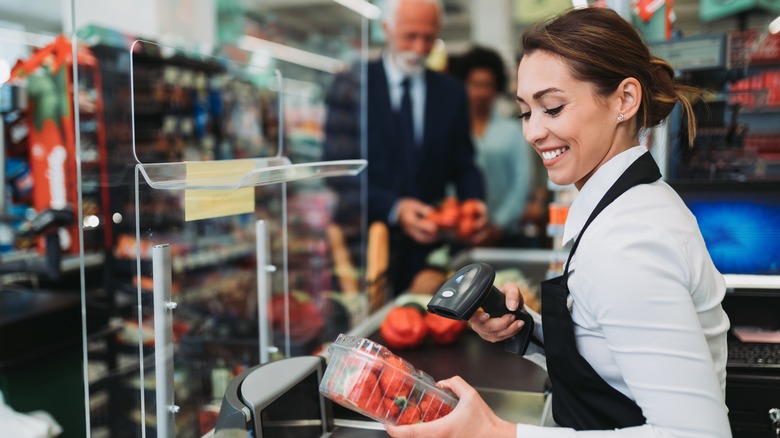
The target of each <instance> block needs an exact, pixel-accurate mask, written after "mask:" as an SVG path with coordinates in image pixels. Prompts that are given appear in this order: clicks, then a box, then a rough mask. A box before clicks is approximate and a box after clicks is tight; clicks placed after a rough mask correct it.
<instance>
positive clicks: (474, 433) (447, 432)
mask: <svg viewBox="0 0 780 438" xmlns="http://www.w3.org/2000/svg"><path fill="white" fill-rule="evenodd" d="M438 385H439V386H440V387H442V388H447V389H449V390H450V391H452V392H454V393H455V395H457V396H458V398H460V401H459V402H458V405H457V406H455V409H453V411H452V412H450V413H449V414H447V415H445V416H444V417H442V418H439V419H438V420H435V421H431V422H430V423H418V424H413V425H409V426H392V425H387V426H386V428H387V433H388V434H390V436H392V437H395V438H436V437H442V438H458V437H464V438H474V437H483V436H484V437H495V438H502V437H507V438H510V437H514V436H515V433H516V432H515V431H516V428H517V426H516V425H515V424H513V423H510V422H508V421H504V420H502V419H500V418H498V417H497V416H496V414H494V413H493V411H492V410H491V409H490V407H489V406H488V405H487V404H486V403H485V401H484V400H482V397H480V396H479V393H477V390H475V389H474V388H473V387H471V386H470V385H469V384H468V383H466V381H465V380H463V379H462V378H460V377H458V376H455V377H453V378H451V379H447V380H442V381H441V382H439V383H438Z"/></svg>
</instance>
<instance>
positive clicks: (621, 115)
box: [618, 114, 626, 123]
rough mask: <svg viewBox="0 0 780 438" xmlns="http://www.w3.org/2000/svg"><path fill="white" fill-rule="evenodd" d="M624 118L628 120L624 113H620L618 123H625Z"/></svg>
mask: <svg viewBox="0 0 780 438" xmlns="http://www.w3.org/2000/svg"><path fill="white" fill-rule="evenodd" d="M624 120H626V116H624V115H623V114H618V123H623V121H624Z"/></svg>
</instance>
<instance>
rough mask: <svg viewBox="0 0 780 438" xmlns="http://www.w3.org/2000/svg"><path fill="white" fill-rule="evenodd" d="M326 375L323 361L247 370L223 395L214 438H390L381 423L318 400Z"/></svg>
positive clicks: (294, 359)
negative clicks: (231, 436)
mask: <svg viewBox="0 0 780 438" xmlns="http://www.w3.org/2000/svg"><path fill="white" fill-rule="evenodd" d="M324 372H325V358H323V357H320V356H300V357H292V358H287V359H282V360H278V361H275V362H270V363H267V364H263V365H258V366H255V367H252V368H249V369H247V370H245V371H244V372H242V373H241V374H239V375H238V376H236V377H235V378H233V380H232V381H231V382H230V384H229V385H228V387H227V390H226V391H225V397H224V398H223V399H222V406H221V407H220V411H219V417H218V419H217V425H216V427H215V429H214V434H215V436H218V435H219V434H220V433H221V432H226V431H230V430H241V431H249V432H250V433H251V436H252V437H255V438H269V437H270V438H278V437H296V438H310V437H311V438H317V437H333V438H350V437H366V438H372V437H387V436H388V435H387V433H385V431H384V427H383V426H382V425H381V424H380V423H378V422H376V421H373V420H370V419H368V418H366V417H362V416H359V415H358V414H355V413H350V411H346V410H345V409H343V408H340V407H339V406H338V405H336V404H334V403H332V402H331V401H330V400H328V399H327V398H325V397H323V396H322V395H321V394H320V392H319V385H320V380H321V379H322V376H323V374H324ZM334 412H335V414H334ZM342 414H343V415H342Z"/></svg>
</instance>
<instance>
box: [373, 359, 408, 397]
mask: <svg viewBox="0 0 780 438" xmlns="http://www.w3.org/2000/svg"><path fill="white" fill-rule="evenodd" d="M385 362H386V364H385V367H384V368H383V369H382V372H381V373H380V374H379V386H380V387H381V388H382V392H384V394H385V396H386V397H390V398H396V397H408V396H409V395H410V394H411V392H412V389H414V383H415V382H414V378H413V377H412V376H411V375H410V373H411V369H410V368H409V365H408V364H407V363H406V361H404V360H403V359H401V358H400V357H398V356H395V355H390V356H388V357H386V358H385Z"/></svg>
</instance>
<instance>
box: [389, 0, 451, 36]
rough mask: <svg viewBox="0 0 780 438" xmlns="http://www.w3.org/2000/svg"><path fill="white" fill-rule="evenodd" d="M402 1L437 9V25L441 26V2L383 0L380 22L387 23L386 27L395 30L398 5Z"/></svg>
mask: <svg viewBox="0 0 780 438" xmlns="http://www.w3.org/2000/svg"><path fill="white" fill-rule="evenodd" d="M402 1H415V2H420V3H430V4H432V5H436V6H438V7H439V24H443V21H444V6H443V5H442V3H441V0H385V2H384V3H385V5H384V8H382V21H384V22H385V23H387V27H389V28H390V29H395V20H396V18H397V15H398V14H397V12H398V4H399V3H401V2H402Z"/></svg>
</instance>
